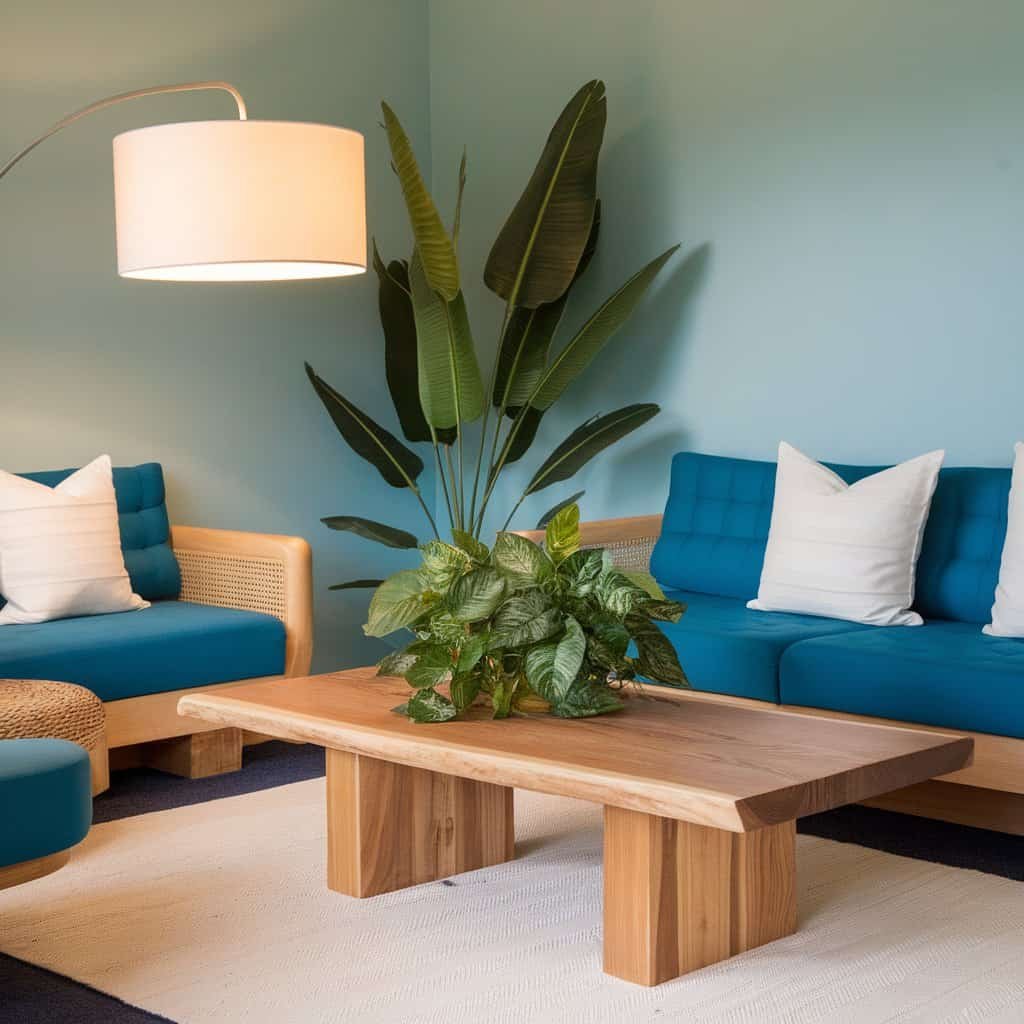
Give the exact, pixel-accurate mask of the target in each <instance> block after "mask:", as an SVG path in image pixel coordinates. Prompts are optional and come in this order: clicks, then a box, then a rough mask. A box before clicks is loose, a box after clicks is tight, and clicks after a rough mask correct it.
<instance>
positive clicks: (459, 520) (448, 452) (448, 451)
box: [444, 445, 463, 530]
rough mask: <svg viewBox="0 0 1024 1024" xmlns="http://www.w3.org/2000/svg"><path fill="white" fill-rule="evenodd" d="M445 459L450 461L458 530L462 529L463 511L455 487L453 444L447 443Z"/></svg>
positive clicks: (453, 503)
mask: <svg viewBox="0 0 1024 1024" xmlns="http://www.w3.org/2000/svg"><path fill="white" fill-rule="evenodd" d="M444 455H445V461H446V462H447V463H448V475H449V476H450V477H451V478H452V508H453V509H454V513H455V514H454V515H453V516H452V525H453V526H454V527H455V529H456V530H461V529H462V526H463V523H462V513H461V511H460V509H459V495H458V491H456V489H455V464H454V463H453V462H452V449H451V445H447V446H446V447H445V450H444Z"/></svg>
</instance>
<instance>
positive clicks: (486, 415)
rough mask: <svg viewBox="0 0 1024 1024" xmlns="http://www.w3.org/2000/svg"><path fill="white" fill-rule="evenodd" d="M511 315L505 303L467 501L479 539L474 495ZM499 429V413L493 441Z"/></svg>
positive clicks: (492, 454) (492, 452)
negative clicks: (475, 523) (503, 345)
mask: <svg viewBox="0 0 1024 1024" xmlns="http://www.w3.org/2000/svg"><path fill="white" fill-rule="evenodd" d="M511 316H512V307H511V306H510V305H509V304H508V303H506V304H505V317H504V319H503V320H502V322H501V331H500V332H499V333H498V350H497V351H496V352H495V353H494V362H493V363H492V364H491V383H490V384H489V385H488V388H487V394H486V395H485V396H484V397H485V400H486V404H485V405H484V422H483V424H482V425H481V427H480V448H479V450H478V451H477V453H476V472H474V474H473V497H472V499H471V501H470V503H469V526H470V529H471V530H474V533H473V536H475V537H477V539H479V536H478V534H479V527H476V528H475V529H474V526H473V524H474V521H475V520H476V496H477V491H478V490H479V489H480V470H481V468H482V467H483V461H484V448H485V447H486V446H487V426H488V424H489V423H490V420H491V401H492V399H493V396H494V385H495V383H496V381H497V379H498V359H499V358H500V356H501V346H502V343H503V342H504V340H505V331H506V330H508V322H509V320H510V319H511ZM500 430H501V415H499V416H498V422H497V423H496V424H495V426H494V441H495V444H497V441H498V432H499V431H500ZM491 461H492V462H493V461H494V451H493V448H492V451H491Z"/></svg>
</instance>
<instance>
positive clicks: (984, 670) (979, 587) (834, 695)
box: [583, 452, 1024, 834]
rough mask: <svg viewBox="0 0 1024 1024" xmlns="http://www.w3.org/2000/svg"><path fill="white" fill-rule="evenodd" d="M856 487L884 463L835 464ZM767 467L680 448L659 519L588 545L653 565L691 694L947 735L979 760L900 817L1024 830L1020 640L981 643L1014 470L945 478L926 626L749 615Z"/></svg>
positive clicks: (616, 526)
mask: <svg viewBox="0 0 1024 1024" xmlns="http://www.w3.org/2000/svg"><path fill="white" fill-rule="evenodd" d="M831 468H832V469H833V470H835V471H836V472H837V473H838V474H839V475H840V476H841V477H843V479H845V480H846V481H847V482H849V483H852V482H854V481H856V480H858V479H860V478H862V477H864V476H866V475H868V474H871V473H874V472H877V471H878V469H880V468H882V467H865V466H843V465H833V466H832V467H831ZM775 469H776V466H775V463H774V462H760V461H752V460H746V459H734V458H723V457H718V456H712V455H703V454H698V453H695V452H682V453H680V454H678V455H676V456H675V458H674V460H673V462H672V470H671V481H670V487H669V497H668V502H667V504H666V507H665V512H664V515H663V516H641V517H636V518H633V519H622V520H605V521H601V522H592V523H585V524H584V525H583V537H584V544H585V545H590V546H604V547H609V548H610V549H611V550H612V551H613V554H615V555H616V557H617V559H618V560H619V561H620V562H621V563H622V564H628V565H631V566H633V567H647V563H648V559H649V568H650V571H651V572H652V574H653V575H654V576H655V578H656V579H657V580H658V582H659V583H660V585H661V586H662V588H663V589H664V590H665V591H666V593H667V594H668V596H669V597H672V598H675V599H676V600H679V601H682V602H683V603H684V604H686V606H687V611H686V614H685V615H684V616H683V617H682V619H681V620H680V621H679V622H678V623H676V624H667V625H665V627H664V628H665V632H666V633H667V635H668V636H669V638H670V640H671V641H672V643H673V645H674V646H675V647H676V649H677V651H678V653H679V658H680V661H681V663H682V665H683V668H684V669H685V670H686V673H687V675H688V677H689V679H690V681H691V683H692V685H693V687H694V690H695V691H696V693H697V695H698V696H700V697H703V698H706V699H712V700H715V699H719V700H727V701H741V702H746V701H750V702H757V703H759V704H760V706H765V705H770V706H775V707H778V708H780V709H783V710H785V711H787V712H791V713H794V714H805V715H833V716H837V717H846V718H861V719H870V720H879V719H880V720H884V721H888V722H893V723H905V724H912V725H917V726H926V727H935V728H940V729H948V730H951V731H955V732H958V733H967V734H971V735H973V736H974V737H975V762H974V765H973V766H971V767H970V768H967V769H964V770H963V771H961V772H957V773H955V775H953V776H948V777H946V779H944V780H943V781H942V782H941V783H928V784H925V789H919V790H917V791H916V792H915V793H914V794H909V795H908V794H904V795H903V796H902V797H900V798H899V799H896V798H894V799H893V800H892V801H889V805H891V806H897V805H898V808H899V809H900V810H909V811H912V812H915V813H928V814H931V815H934V816H936V817H947V818H951V819H952V820H961V821H968V822H969V823H972V824H983V825H993V826H994V827H999V828H1002V829H1003V830H1006V831H1012V832H1018V833H1020V834H1024V640H1015V639H1006V638H1001V637H989V636H985V635H984V634H983V633H982V631H981V630H982V626H983V625H984V624H985V623H987V622H989V621H990V613H991V608H992V603H993V600H994V594H995V588H996V582H997V577H998V574H999V564H1000V559H1001V555H1002V547H1003V540H1004V537H1005V534H1006V515H1007V501H1008V496H1009V488H1010V470H1009V469H987V468H949V469H943V470H942V471H941V472H940V474H939V481H938V486H937V488H936V491H935V496H934V499H933V502H932V507H931V512H930V515H929V519H928V523H927V528H926V531H925V535H924V538H923V544H922V550H921V557H920V560H919V563H918V569H917V578H916V597H915V605H914V606H915V608H916V609H917V611H919V612H920V613H921V615H922V616H923V617H924V619H925V624H924V625H923V626H917V627H909V626H890V627H877V626H864V625H860V624H857V623H853V622H845V621H840V620H838V619H828V618H820V617H815V616H809V615H792V614H783V613H777V612H760V611H750V610H748V609H747V607H746V602H747V601H748V600H749V599H751V598H753V597H755V596H756V594H757V590H758V584H759V581H760V576H761V567H762V564H763V562H764V554H765V548H766V545H767V539H768V528H769V524H770V521H771V511H772V502H773V498H774V491H775Z"/></svg>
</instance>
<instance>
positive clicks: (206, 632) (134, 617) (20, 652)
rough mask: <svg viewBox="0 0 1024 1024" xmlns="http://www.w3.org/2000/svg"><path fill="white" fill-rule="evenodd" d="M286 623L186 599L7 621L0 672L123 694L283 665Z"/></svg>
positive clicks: (0, 640) (113, 696)
mask: <svg viewBox="0 0 1024 1024" xmlns="http://www.w3.org/2000/svg"><path fill="white" fill-rule="evenodd" d="M284 653H285V632H284V625H283V623H282V622H281V621H280V620H279V619H276V618H274V616H272V615H264V614H261V613H259V612H248V611H237V610H235V609H233V608H215V607H212V606H210V605H203V604H192V603H191V602H188V601H156V602H154V603H153V605H152V606H151V607H149V608H145V609H143V610H142V611H137V612H121V613H117V614H113V615H97V616H89V617H83V618H77V619H60V620H58V621H55V622H44V623H40V624H39V625H17V626H5V627H4V629H3V630H2V632H0V676H4V677H7V678H13V679H56V680H61V681H63V682H68V683H79V684H80V685H82V686H86V687H88V688H89V689H90V690H92V691H93V692H94V693H95V694H97V696H99V697H100V698H101V699H102V700H120V699H121V698H123V697H139V696H142V695H144V694H149V693H162V692H164V691H166V690H180V689H184V688H186V687H191V686H205V685H207V684H208V683H226V682H229V681H231V680H233V679H250V678H252V677H254V676H271V675H279V674H280V673H282V672H283V671H284Z"/></svg>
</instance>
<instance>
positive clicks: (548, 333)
mask: <svg viewBox="0 0 1024 1024" xmlns="http://www.w3.org/2000/svg"><path fill="white" fill-rule="evenodd" d="M600 226H601V201H600V200H598V202H597V205H596V206H595V208H594V222H593V224H592V225H591V228H590V235H589V236H588V238H587V244H586V246H585V247H584V250H583V255H582V256H581V257H580V262H579V265H578V266H577V267H576V273H575V274H574V275H573V279H572V281H571V282H570V284H569V288H567V289H566V291H565V294H563V295H562V296H560V297H559V298H557V299H556V300H555V301H554V302H547V303H545V304H544V305H543V306H538V307H537V308H536V309H526V308H525V307H517V308H516V309H514V310H513V311H512V315H511V316H510V317H509V321H508V324H507V326H506V327H505V331H504V333H503V334H502V337H501V346H500V348H499V349H498V362H497V365H496V367H495V377H494V390H493V392H492V395H491V400H492V402H493V403H494V407H495V408H496V409H500V408H501V407H502V406H504V407H505V412H506V414H507V415H508V416H512V417H514V416H516V415H517V414H518V413H519V410H520V408H521V407H522V406H523V405H525V404H526V403H527V402H528V401H529V400H530V396H531V395H532V394H533V389H534V388H535V387H536V386H537V383H538V381H539V380H540V378H541V375H542V374H543V373H544V370H545V368H546V367H547V360H548V350H549V349H550V347H551V339H552V338H553V337H554V335H555V331H556V330H557V329H558V325H559V323H560V322H561V319H562V314H563V313H564V312H565V306H566V303H567V302H568V301H569V294H570V292H571V290H572V286H573V285H575V283H576V282H577V281H578V280H579V279H580V277H581V276H582V274H583V273H584V272H585V271H586V269H587V267H589V266H590V261H591V260H592V259H593V257H594V253H595V252H596V251H597V239H598V234H599V231H600ZM536 422H537V423H539V422H540V417H539V416H538V417H537V419H536ZM536 432H537V431H536V424H535V425H534V429H533V434H536ZM520 433H522V431H520ZM533 434H531V435H530V440H532V438H533ZM516 440H517V441H518V438H517V439H516ZM526 447H529V441H527V443H526ZM523 450H524V451H525V449H523ZM519 455H522V452H519ZM516 457H517V458H518V457H519V456H518V455H517V456H516ZM508 461H509V462H515V459H512V458H510V459H509V460H508Z"/></svg>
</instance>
